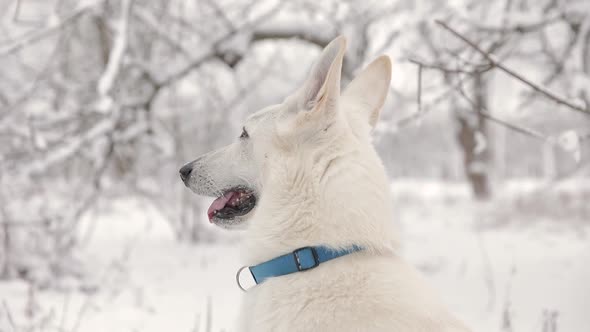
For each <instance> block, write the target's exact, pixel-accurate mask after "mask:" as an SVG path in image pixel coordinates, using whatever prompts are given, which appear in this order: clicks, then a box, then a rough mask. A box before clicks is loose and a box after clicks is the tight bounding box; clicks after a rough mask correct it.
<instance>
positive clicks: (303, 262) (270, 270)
mask: <svg viewBox="0 0 590 332" xmlns="http://www.w3.org/2000/svg"><path fill="white" fill-rule="evenodd" d="M360 250H363V248H362V247H360V246H357V245H353V246H352V247H350V248H347V249H340V250H336V249H332V248H328V247H325V246H315V247H303V248H299V249H296V250H294V251H293V252H291V253H288V254H285V255H282V256H279V257H276V258H273V259H271V260H269V261H266V262H264V263H260V264H258V265H255V266H249V267H248V270H250V273H251V274H252V277H253V278H254V281H255V282H256V284H260V283H261V282H263V281H265V280H266V279H268V278H272V277H279V276H284V275H286V274H291V273H295V272H301V271H307V270H311V269H313V268H315V267H317V266H318V265H320V264H321V263H324V262H327V261H329V260H332V259H335V258H338V257H342V256H346V255H348V254H352V253H353V252H357V251H360ZM244 268H245V267H243V268H242V269H240V270H239V271H238V274H237V275H236V279H237V281H238V286H239V287H240V288H241V289H242V290H244V291H245V289H244V288H243V287H242V286H241V285H240V281H239V276H240V272H242V270H243V269H244Z"/></svg>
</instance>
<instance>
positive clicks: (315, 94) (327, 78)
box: [298, 36, 346, 111]
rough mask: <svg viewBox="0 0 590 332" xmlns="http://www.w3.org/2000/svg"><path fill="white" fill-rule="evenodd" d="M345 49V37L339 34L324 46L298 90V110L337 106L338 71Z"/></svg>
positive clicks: (338, 95)
mask: <svg viewBox="0 0 590 332" xmlns="http://www.w3.org/2000/svg"><path fill="white" fill-rule="evenodd" d="M345 51H346V38H344V36H339V37H337V38H336V39H334V40H332V41H331V42H330V43H329V44H328V46H326V47H325V48H324V50H323V51H322V54H321V55H320V58H319V59H318V60H317V62H316V63H315V64H314V66H313V67H312V69H311V72H310V73H309V75H308V78H307V80H306V81H305V83H304V85H303V87H302V89H301V90H300V91H299V93H300V94H299V97H298V106H299V107H298V108H299V110H301V109H303V110H308V111H310V110H315V109H328V111H330V110H336V109H337V108H338V99H339V97H340V73H341V72H342V61H343V58H344V52H345Z"/></svg>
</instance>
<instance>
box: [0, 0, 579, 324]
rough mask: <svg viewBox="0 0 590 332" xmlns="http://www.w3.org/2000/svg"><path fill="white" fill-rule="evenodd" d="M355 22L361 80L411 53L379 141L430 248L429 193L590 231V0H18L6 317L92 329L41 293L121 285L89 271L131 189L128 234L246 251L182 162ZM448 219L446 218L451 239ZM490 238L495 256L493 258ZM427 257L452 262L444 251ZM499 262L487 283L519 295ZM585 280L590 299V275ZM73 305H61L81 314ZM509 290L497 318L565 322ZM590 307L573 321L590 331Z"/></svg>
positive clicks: (8, 49) (4, 138)
mask: <svg viewBox="0 0 590 332" xmlns="http://www.w3.org/2000/svg"><path fill="white" fill-rule="evenodd" d="M340 34H343V35H345V36H347V38H348V41H349V46H348V51H347V55H346V60H345V64H344V73H343V77H344V81H345V82H346V81H348V80H350V79H351V78H352V77H353V76H354V74H355V73H356V71H358V70H359V69H361V68H362V67H363V66H364V65H366V64H367V63H368V62H370V61H371V60H372V59H374V58H375V57H377V56H379V55H381V54H388V55H390V56H391V57H392V60H393V64H394V65H393V83H392V86H391V91H390V95H389V97H388V100H387V104H386V107H385V109H384V110H383V112H382V118H381V122H380V124H379V125H378V127H377V128H376V130H375V133H374V141H375V144H376V146H377V149H378V151H379V153H380V155H381V157H382V159H383V162H384V164H385V165H386V168H387V170H388V172H389V174H390V176H391V178H392V190H393V191H394V193H395V195H394V197H395V202H396V203H397V206H399V209H400V210H403V209H406V210H405V211H406V212H403V211H402V212H400V218H402V219H403V218H407V220H406V221H404V220H402V222H401V223H402V226H404V227H402V228H403V229H404V231H405V232H406V233H407V234H408V238H409V241H410V244H409V245H408V250H409V251H410V256H412V253H413V251H412V250H411V249H412V248H413V246H412V244H411V239H412V234H416V233H420V232H414V231H412V230H413V228H412V225H414V224H416V223H420V222H421V221H423V219H424V218H425V217H424V216H423V215H420V214H419V213H418V212H416V213H415V214H412V212H411V211H420V210H423V209H425V208H426V209H430V210H431V214H430V216H429V218H430V219H432V220H437V219H445V218H447V216H453V213H459V212H457V211H464V213H463V214H462V215H464V218H463V219H465V220H469V222H468V226H466V229H468V230H469V232H468V233H466V234H476V235H473V236H481V232H484V231H486V230H488V229H494V231H499V230H502V229H504V230H505V233H506V234H509V235H508V236H513V235H514V234H513V233H515V232H520V231H522V230H523V229H529V227H533V225H535V224H538V223H540V221H543V222H547V223H549V224H550V225H551V226H550V231H549V233H555V229H556V228H555V227H557V229H559V230H561V228H562V227H566V229H567V231H565V232H566V233H567V232H569V231H570V230H573V231H572V232H574V233H575V234H576V235H575V238H576V239H577V240H579V241H581V242H580V243H587V242H588V240H587V229H588V225H589V222H590V204H588V202H589V201H590V185H589V183H590V181H588V180H589V176H590V166H589V162H590V159H589V157H588V156H589V153H590V144H589V141H590V2H588V1H587V0H494V1H485V0H451V1H436V0H423V1H412V0H391V1H352V0H350V1H311V0H297V1H245V0H244V1H230V0H223V1H217V0H173V1H167V0H149V1H148V0H117V1H115V0H102V1H101V0H20V1H19V0H0V68H1V69H0V284H5V285H12V288H11V287H8V286H7V287H4V288H2V287H0V300H1V301H2V303H3V305H2V308H1V309H0V330H1V331H11V330H15V331H17V330H18V331H20V330H21V329H22V330H23V331H24V330H26V331H36V330H35V328H42V327H43V328H45V329H44V330H47V331H49V330H56V331H57V330H59V331H74V330H77V329H78V328H79V327H80V324H81V322H79V321H78V320H81V319H80V316H81V314H80V312H79V311H78V316H76V315H75V314H74V316H76V317H78V320H76V319H73V318H72V319H73V321H74V322H75V323H72V324H73V325H71V326H73V327H71V328H69V327H67V328H64V325H68V323H67V322H66V323H64V320H66V321H68V319H67V318H63V317H62V318H61V324H60V323H59V321H60V318H59V315H58V314H55V312H54V315H53V316H48V314H47V312H48V311H49V310H47V308H48V307H47V306H49V307H50V305H47V306H45V309H46V310H43V308H44V305H43V304H42V303H41V302H42V301H41V300H40V299H39V298H41V297H42V295H38V294H37V293H38V292H46V291H50V290H56V289H57V290H61V291H63V290H64V289H66V290H68V292H71V291H72V289H76V290H77V291H80V292H81V293H83V294H95V293H97V292H98V293H100V292H101V288H102V287H103V286H104V285H103V281H100V282H99V281H96V280H95V279H93V280H92V281H88V280H89V277H88V276H89V275H90V276H95V275H96V274H97V273H96V268H95V267H93V264H94V263H92V262H93V261H92V260H91V259H90V258H89V256H87V255H86V254H85V252H86V251H85V250H86V249H87V247H88V245H87V244H85V242H86V241H89V239H90V238H92V236H93V232H95V231H96V230H97V228H100V226H98V225H97V224H98V223H99V221H100V220H101V217H100V216H101V215H103V216H104V215H105V214H109V213H110V214H112V215H117V214H116V213H114V212H113V211H114V210H116V206H117V205H119V210H123V211H126V212H125V213H132V214H133V216H134V217H128V216H127V217H112V218H111V219H114V220H116V221H111V224H109V229H108V230H107V231H105V232H106V233H108V234H110V235H113V237H116V236H115V235H114V234H115V233H117V232H118V230H119V228H117V227H120V226H121V224H125V223H127V222H131V221H130V219H133V218H137V219H140V220H142V219H145V215H142V214H141V213H140V212H142V211H143V212H144V213H145V214H152V215H158V218H159V219H158V220H161V221H162V222H163V223H164V224H165V226H163V227H164V228H165V230H164V228H162V230H161V231H162V232H164V233H166V232H167V233H168V234H169V235H170V236H171V238H172V239H173V241H172V243H176V246H180V247H181V248H187V247H186V246H187V245H188V244H191V243H192V244H197V245H196V246H195V245H190V247H191V248H192V249H186V250H197V249H194V248H200V249H198V250H201V251H207V250H210V249H206V248H211V247H215V246H218V245H220V244H219V243H220V242H221V243H222V244H221V245H220V246H222V247H228V244H227V243H226V242H224V241H226V240H227V239H226V240H223V239H224V237H227V235H225V234H221V232H218V231H216V230H214V229H212V228H211V227H209V225H207V223H206V222H204V215H205V211H204V208H206V205H204V204H205V201H202V200H201V199H200V198H198V197H196V196H195V195H193V194H192V193H190V192H189V191H188V190H186V189H185V188H184V186H183V185H182V183H181V182H180V180H179V178H178V174H177V172H178V169H179V167H180V166H181V165H182V164H184V163H185V162H187V161H190V160H192V159H194V157H196V156H198V155H199V154H201V153H203V152H206V151H209V150H211V149H213V148H216V147H218V146H221V145H223V144H225V143H228V142H230V141H231V140H234V139H235V138H236V137H237V136H238V135H239V133H240V127H241V122H242V121H243V119H244V118H245V117H246V116H247V114H249V113H251V112H253V111H256V110H258V109H260V108H262V107H264V106H267V105H269V104H272V103H278V102H281V100H282V98H284V97H285V96H286V95H288V94H289V93H291V92H292V91H294V90H295V89H296V88H297V87H298V86H299V84H300V83H301V82H302V80H303V79H304V76H305V75H306V73H307V71H308V69H309V67H310V65H311V64H312V62H313V60H314V59H315V57H316V56H317V55H318V54H319V52H320V50H321V49H322V48H323V47H324V46H325V45H327V43H328V42H329V41H330V40H331V39H333V38H334V37H336V36H338V35H340ZM344 84H346V83H344ZM398 184H399V185H398ZM129 201H133V202H134V203H129V204H121V202H129ZM138 202H139V203H138ZM121 205H122V207H121ZM130 210H133V211H132V212H129V211H130ZM146 211H150V212H149V213H148V212H146ZM407 211H410V212H407ZM408 213H409V214H410V215H411V216H409V217H408V216H407V214H408ZM89 216H94V217H93V218H90V217H89ZM97 216H98V217H97ZM448 218H450V219H454V218H455V217H454V216H453V217H448ZM89 219H92V220H93V221H88V220H89ZM122 219H124V220H122ZM459 219H461V218H459ZM433 222H434V221H433ZM117 225H119V226H117ZM514 225H518V226H517V229H518V230H517V231H515V230H514V228H511V227H514ZM122 227H127V226H122ZM428 227H429V226H428V225H424V224H422V225H421V226H420V229H423V228H428ZM446 230H447V228H446V227H441V228H440V229H437V228H431V230H430V232H439V233H437V234H438V235H437V236H438V237H443V239H444V236H445V235H444V233H445V231H446ZM424 232H427V231H424ZM559 232H561V231H559ZM559 232H557V233H559ZM478 234H479V235H478ZM568 234H569V233H568ZM514 236H516V235H514ZM230 237H231V235H230ZM232 239H233V238H232ZM520 241H522V239H516V238H515V240H514V243H520ZM561 241H565V242H569V241H570V240H564V239H562V240H561ZM113 243H114V242H113ZM441 245H442V246H443V247H444V246H445V245H446V244H441ZM106 246H109V244H108V242H107V244H106ZM113 246H115V245H114V244H113ZM199 246H200V247H199ZM515 246H516V247H518V245H515ZM85 248H86V249H85ZM125 248H126V247H125ZM203 248H205V249H203ZM478 248H479V247H478ZM583 248H588V247H583ZM455 249H457V248H455ZM162 250H164V249H162ZM174 250H176V249H174ZM183 250H185V249H183ZM420 250H423V251H424V252H425V255H426V252H428V251H434V249H433V248H422V249H417V250H416V251H414V253H416V252H419V251H420ZM458 250H460V251H463V250H465V248H463V249H460V248H459V249H458ZM488 250H492V249H489V248H488ZM545 250H550V249H545ZM191 252H192V253H194V251H191ZM482 252H483V253H484V254H483V255H482V256H478V258H477V260H479V261H481V260H484V261H485V260H486V259H488V260H489V257H488V256H490V255H492V256H493V254H490V253H486V252H485V250H484V251H482ZM576 252H577V251H575V250H574V253H576ZM537 254H539V253H537ZM570 254H571V252H570V251H568V252H567V254H564V257H562V258H563V259H564V260H567V259H568V257H569V258H572V257H570V256H568V255H570ZM171 255H173V254H171ZM191 255H192V254H191ZM541 255H542V254H541ZM417 256H419V255H417ZM566 256H567V257H566ZM193 257H194V256H193ZM453 257H455V255H454V254H453V253H451V252H449V257H445V259H450V260H453ZM482 257H483V258H482ZM486 257H487V258H486ZM582 257H584V256H582ZM167 259H173V257H168V258H167ZM572 259H573V258H572ZM417 260H418V261H420V259H417ZM424 262H426V263H425V264H423V266H421V269H422V270H423V271H424V272H426V273H427V274H428V273H429V272H430V273H433V274H436V273H435V272H434V270H436V269H437V266H438V265H437V264H439V262H438V261H435V262H434V263H433V261H431V260H428V259H426V260H425V261H424ZM513 263H514V262H512V263H511V264H513ZM236 264H237V263H236ZM499 264H500V265H502V263H499ZM539 264H542V263H539ZM418 265H420V264H418ZM508 265H510V264H508ZM502 266H504V265H502ZM232 268H233V267H232ZM433 269H434V270H433ZM482 269H483V270H485V271H487V272H485V273H484V277H482V280H484V283H485V285H487V286H485V287H484V288H486V289H488V291H489V292H490V294H492V293H494V294H495V292H496V291H497V290H501V292H503V290H504V286H503V285H501V284H500V283H501V282H499V281H498V279H496V280H495V281H494V277H493V274H494V273H492V272H489V264H488V265H485V264H484V266H483V267H482ZM514 269H515V268H514V266H513V265H510V270H511V271H512V270H514ZM551 269H553V267H551ZM587 272H588V270H587V269H586V270H585V273H587ZM210 273H213V272H210ZM536 273H537V272H535V273H534V274H532V275H536ZM572 273H573V272H572ZM580 273H581V272H580ZM486 276H487V277H486ZM90 279H92V277H91V278H90ZM64 280H66V281H67V282H65V281H64ZM449 282H453V280H451V281H449ZM14 283H17V285H22V290H23V291H22V292H20V291H17V290H18V289H21V288H18V287H21V286H14V285H15V284H14ZM148 285H149V284H148ZM490 285H492V286H490ZM494 285H495V286H494ZM438 286H439V287H440V288H445V287H446V286H445V285H444V282H442V281H441V283H440V284H438ZM200 287H204V286H203V285H201V286H200ZM543 287H546V285H545V286H543ZM490 288H494V290H490ZM15 289H17V290H15ZM457 292H460V290H458V291H457ZM576 292H577V293H579V294H586V295H588V296H590V293H589V292H588V286H587V282H586V288H583V289H580V288H577V289H576ZM484 293H485V292H484ZM11 294H12V295H11ZM478 294H479V293H478ZM208 296H212V297H215V293H212V294H208ZM494 296H496V295H494ZM564 296H565V295H564ZM17 298H18V299H17ZM206 299H207V300H206V305H205V308H206V310H205V311H206V312H209V314H203V315H202V316H203V317H205V318H202V319H200V322H201V323H198V324H197V325H198V326H201V325H202V324H205V325H206V327H204V328H209V329H212V327H211V324H213V326H214V327H215V326H221V327H219V328H220V329H221V328H224V329H225V328H227V327H225V325H215V324H218V323H211V321H212V318H211V317H209V316H208V315H210V310H212V309H211V307H212V305H211V299H210V298H209V297H206ZM471 300H472V301H475V298H472V299H471ZM479 300H480V301H481V302H486V301H492V300H490V299H489V297H488V298H487V300H482V299H481V298H479ZM47 301H48V302H47V303H49V302H51V301H50V300H47ZM56 301H57V300H56ZM68 301H69V300H68ZM72 301H73V300H72ZM564 301H566V302H567V300H564ZM57 302H58V303H59V305H58V307H60V308H61V309H56V311H57V312H62V311H63V312H67V311H68V310H73V309H72V308H73V305H72V306H71V307H70V308H69V309H68V308H67V307H66V308H63V307H64V306H65V305H63V304H62V302H63V301H62V300H59V301H57ZM156 302H157V301H156ZM492 302H493V301H492ZM501 302H502V301H500V300H497V301H495V303H492V304H489V303H488V307H487V309H489V312H493V313H494V314H491V313H490V314H489V317H492V318H489V319H490V320H491V321H492V322H491V323H490V326H495V327H496V329H495V330H502V331H516V332H520V331H543V332H549V331H557V329H558V327H559V324H558V322H559V319H558V316H559V310H558V309H555V308H553V309H543V310H542V311H539V312H535V313H534V314H531V316H534V319H533V318H531V319H530V321H531V322H537V323H530V324H529V323H528V322H527V323H526V324H525V325H524V326H526V328H523V329H514V328H513V325H514V324H512V323H511V319H512V318H511V317H512V316H511V314H510V310H509V307H510V306H509V305H508V304H507V303H506V302H504V304H502V303H501ZM508 302H509V301H508ZM66 303H68V302H66ZM82 303H87V302H82ZM21 304H22V305H21ZM578 305H579V302H576V303H575V304H574V305H573V306H574V307H576V308H577V306H578ZM458 306H459V307H460V305H458ZM21 307H22V308H24V309H22V310H21V309H18V308H21ZM207 308H208V309H207ZM213 308H215V306H213ZM586 308H587V307H586ZM191 310H192V309H191ZM208 310H209V311H208ZM563 310H565V309H563ZM21 311H23V313H20V312H21ZM484 311H485V310H484ZM574 311H575V310H574ZM64 315H65V314H64ZM156 315H157V314H156ZM465 315H466V316H469V314H465ZM21 316H22V317H21ZM523 316H524V315H523ZM18 317H20V318H18ZM48 317H49V318H48ZM56 317H57V318H56ZM207 317H209V318H207ZM539 317H540V318H539ZM570 318H571V316H570ZM578 318H580V319H582V318H581V317H578ZM191 319H192V318H191ZM469 319H470V318H469V317H467V320H469ZM565 319H566V320H567V319H568V318H567V315H566V318H565ZM580 319H578V320H575V319H574V321H575V322H576V323H572V325H570V326H575V327H576V329H571V328H570V329H564V330H565V331H587V330H588V328H590V321H588V319H587V318H586V323H587V325H585V326H583V325H580ZM172 320H174V318H172ZM56 321H57V322H56ZM472 321H477V320H476V319H472ZM3 324H4V325H3ZM43 324H44V325H43ZM199 324H201V325H199ZM527 324H528V325H527ZM535 324H537V325H535ZM575 324H577V325H575ZM68 326H69V325H68ZM486 326H487V325H486ZM531 326H532V327H531ZM144 328H145V326H144ZM144 328H139V329H137V330H142V331H143V330H145V329H144ZM215 328H217V327H215ZM578 328H579V329H578ZM147 329H148V330H149V328H147ZM198 329H199V327H195V328H194V329H193V330H195V331H196V330H198ZM81 330H84V329H81ZM99 330H100V329H99ZM111 330H114V329H111ZM184 330H186V331H188V330H189V327H186V328H184ZM126 331H127V330H126Z"/></svg>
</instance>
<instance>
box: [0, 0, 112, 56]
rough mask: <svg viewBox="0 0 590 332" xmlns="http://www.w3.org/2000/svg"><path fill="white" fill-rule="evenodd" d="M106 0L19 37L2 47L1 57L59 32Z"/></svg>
mask: <svg viewBox="0 0 590 332" xmlns="http://www.w3.org/2000/svg"><path fill="white" fill-rule="evenodd" d="M103 1H104V0H101V1H98V2H96V3H94V4H91V5H86V6H82V7H81V8H79V9H78V10H76V11H75V12H74V13H72V14H70V15H69V16H67V17H66V18H64V19H62V20H61V21H59V22H57V23H53V24H51V25H50V26H49V27H47V28H45V29H44V30H38V31H35V32H33V33H31V34H29V35H26V36H23V37H21V38H19V39H17V40H16V41H15V42H13V43H11V44H9V45H7V46H4V47H2V48H0V57H2V56H6V55H9V54H12V53H14V52H18V51H20V50H21V49H23V48H24V47H26V46H29V45H31V44H34V43H36V42H38V41H41V40H43V39H45V38H47V37H49V36H51V35H53V34H54V33H56V32H59V31H60V30H61V29H63V28H64V27H65V26H67V25H68V24H71V23H73V22H75V21H76V20H77V19H78V18H80V17H81V16H82V15H84V14H86V13H87V12H88V11H89V10H90V9H91V8H92V7H94V6H96V5H98V4H100V3H102V2H103Z"/></svg>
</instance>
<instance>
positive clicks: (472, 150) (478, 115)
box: [456, 73, 491, 200]
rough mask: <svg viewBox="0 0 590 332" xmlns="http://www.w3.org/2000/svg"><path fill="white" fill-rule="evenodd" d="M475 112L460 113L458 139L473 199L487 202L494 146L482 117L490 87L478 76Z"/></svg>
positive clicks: (475, 89)
mask: <svg viewBox="0 0 590 332" xmlns="http://www.w3.org/2000/svg"><path fill="white" fill-rule="evenodd" d="M474 75H475V77H474V80H473V92H474V97H475V98H474V105H473V107H474V110H473V111H474V112H457V113H456V114H457V120H458V122H459V132H458V137H457V138H458V140H459V145H460V147H461V150H462V151H463V166H464V170H465V176H466V177H467V179H468V181H469V183H470V185H471V190H472V192H473V196H474V197H475V198H476V199H478V200H486V199H488V198H489V197H490V196H491V191H490V185H489V176H488V175H489V170H490V162H489V161H490V150H489V148H490V145H489V142H488V141H489V136H488V135H489V133H488V130H487V127H486V122H485V119H484V118H483V116H482V112H483V110H484V109H487V107H486V105H487V100H486V97H487V84H486V82H485V80H484V79H483V77H482V74H480V73H476V74H474Z"/></svg>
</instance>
